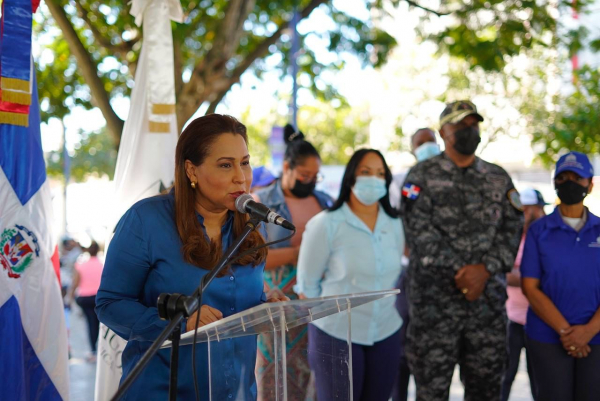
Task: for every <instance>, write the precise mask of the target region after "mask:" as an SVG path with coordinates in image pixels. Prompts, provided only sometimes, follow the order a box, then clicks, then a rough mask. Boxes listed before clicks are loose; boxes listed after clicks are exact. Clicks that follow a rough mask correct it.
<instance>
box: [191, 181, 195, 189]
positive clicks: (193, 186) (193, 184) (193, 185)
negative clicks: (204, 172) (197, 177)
mask: <svg viewBox="0 0 600 401" xmlns="http://www.w3.org/2000/svg"><path fill="white" fill-rule="evenodd" d="M191 185H192V188H194V189H196V183H195V182H194V181H192V184H191Z"/></svg>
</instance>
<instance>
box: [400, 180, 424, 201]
mask: <svg viewBox="0 0 600 401" xmlns="http://www.w3.org/2000/svg"><path fill="white" fill-rule="evenodd" d="M420 193H421V188H419V187H418V186H416V185H415V184H411V183H409V182H407V183H406V184H404V186H403V187H402V196H404V197H405V198H406V199H411V200H415V199H417V198H418V197H419V194H420Z"/></svg>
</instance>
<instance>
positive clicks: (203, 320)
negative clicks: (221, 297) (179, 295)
mask: <svg viewBox="0 0 600 401" xmlns="http://www.w3.org/2000/svg"><path fill="white" fill-rule="evenodd" d="M197 316H198V312H195V313H194V314H193V315H192V316H190V318H189V319H188V321H187V324H186V325H185V331H192V330H194V325H195V324H196V318H197ZM221 319H223V314H222V313H221V311H220V310H218V309H215V308H213V307H212V306H208V305H202V307H201V308H200V321H199V322H198V327H202V326H206V325H207V324H210V323H213V322H216V321H217V320H221Z"/></svg>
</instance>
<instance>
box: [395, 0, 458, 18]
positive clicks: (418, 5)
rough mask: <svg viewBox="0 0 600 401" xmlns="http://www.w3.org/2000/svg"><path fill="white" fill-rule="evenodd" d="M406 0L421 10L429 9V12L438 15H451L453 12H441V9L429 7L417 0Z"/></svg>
mask: <svg viewBox="0 0 600 401" xmlns="http://www.w3.org/2000/svg"><path fill="white" fill-rule="evenodd" d="M404 1H406V2H407V3H408V4H409V5H411V6H413V7H415V8H420V9H421V10H424V11H427V12H428V13H432V14H435V15H437V16H438V17H443V16H444V15H450V14H451V13H443V12H440V11H435V10H432V9H431V8H427V7H425V6H422V5H420V4H419V3H417V2H416V1H412V0H404Z"/></svg>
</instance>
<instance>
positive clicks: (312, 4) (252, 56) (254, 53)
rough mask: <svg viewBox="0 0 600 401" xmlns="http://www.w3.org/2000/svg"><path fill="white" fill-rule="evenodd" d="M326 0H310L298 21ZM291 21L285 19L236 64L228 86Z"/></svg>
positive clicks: (236, 80)
mask: <svg viewBox="0 0 600 401" xmlns="http://www.w3.org/2000/svg"><path fill="white" fill-rule="evenodd" d="M327 1H328V0H312V1H311V2H310V4H309V5H307V6H306V7H305V8H304V9H303V10H302V11H301V12H300V18H299V21H301V20H303V19H304V18H306V17H308V16H309V15H310V13H312V12H313V10H314V9H315V8H317V7H318V6H320V5H321V4H324V3H327ZM290 24H291V21H286V22H284V23H283V24H281V25H280V26H279V28H277V30H276V31H275V33H273V35H271V36H269V37H268V38H266V39H265V40H263V41H262V42H261V43H260V44H259V45H258V46H256V49H254V50H253V51H252V52H251V53H250V54H248V55H247V56H245V57H244V60H243V61H242V62H241V63H240V65H238V66H237V67H236V68H235V69H234V70H233V73H232V74H231V76H230V80H229V81H230V86H231V85H233V84H235V83H237V82H238V81H239V80H240V77H241V76H242V74H243V73H244V72H245V71H246V70H247V69H248V68H250V66H251V65H252V64H253V63H254V62H255V61H256V60H257V59H259V58H261V57H263V56H264V55H266V54H267V52H268V51H269V47H270V46H271V45H273V44H275V43H277V41H278V40H279V38H281V36H282V35H283V33H284V32H285V30H286V29H288V28H289V26H290Z"/></svg>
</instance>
